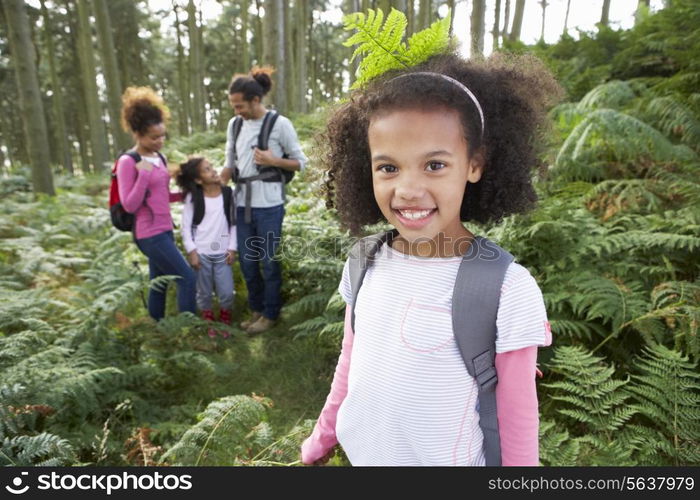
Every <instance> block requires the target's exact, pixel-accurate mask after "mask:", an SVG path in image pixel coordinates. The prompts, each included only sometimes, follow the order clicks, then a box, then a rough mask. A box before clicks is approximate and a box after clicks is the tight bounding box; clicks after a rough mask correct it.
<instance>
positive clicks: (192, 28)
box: [187, 0, 206, 132]
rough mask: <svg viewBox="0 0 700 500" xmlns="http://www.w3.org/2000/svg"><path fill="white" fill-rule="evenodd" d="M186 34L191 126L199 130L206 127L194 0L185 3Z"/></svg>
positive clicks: (200, 53)
mask: <svg viewBox="0 0 700 500" xmlns="http://www.w3.org/2000/svg"><path fill="white" fill-rule="evenodd" d="M187 34H188V36H189V42H190V54H189V61H188V62H189V74H190V90H191V93H192V103H191V104H192V108H191V116H192V128H193V129H194V131H197V132H200V131H203V130H205V129H206V118H205V116H206V115H205V109H204V92H203V91H202V80H203V79H204V78H203V77H202V74H201V67H202V64H201V59H200V58H201V55H202V52H201V47H200V37H199V32H198V27H197V8H196V7H195V5H194V0H189V2H188V4H187Z"/></svg>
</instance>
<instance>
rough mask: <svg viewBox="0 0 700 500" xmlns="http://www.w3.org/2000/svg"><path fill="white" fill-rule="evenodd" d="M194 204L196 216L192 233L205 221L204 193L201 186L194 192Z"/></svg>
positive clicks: (193, 217)
mask: <svg viewBox="0 0 700 500" xmlns="http://www.w3.org/2000/svg"><path fill="white" fill-rule="evenodd" d="M192 203H194V215H193V216H192V231H193V232H194V228H195V227H197V226H198V225H199V224H200V223H201V222H202V219H204V191H202V188H201V187H199V186H197V187H196V188H195V189H194V191H192Z"/></svg>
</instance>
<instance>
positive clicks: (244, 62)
mask: <svg viewBox="0 0 700 500" xmlns="http://www.w3.org/2000/svg"><path fill="white" fill-rule="evenodd" d="M249 8H250V0H241V32H242V33H241V64H240V68H241V72H243V71H248V70H249V69H250V47H249V46H248V29H249V27H248V25H249V24H250V23H249V17H250V16H249V15H248V9H249Z"/></svg>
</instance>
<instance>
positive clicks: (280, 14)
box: [271, 0, 287, 113]
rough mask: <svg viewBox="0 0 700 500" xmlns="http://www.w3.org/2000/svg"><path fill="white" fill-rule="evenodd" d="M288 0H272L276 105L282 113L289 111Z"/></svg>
mask: <svg viewBox="0 0 700 500" xmlns="http://www.w3.org/2000/svg"><path fill="white" fill-rule="evenodd" d="M285 1H286V0H272V2H271V3H273V4H274V6H275V7H274V10H275V11H276V12H275V18H274V20H275V29H274V31H273V44H274V45H273V57H274V64H275V67H276V68H277V72H276V74H275V75H276V78H275V86H276V87H277V92H275V106H276V107H277V109H279V110H280V112H281V113H286V112H287V74H286V73H287V72H286V71H285V64H284V40H285V34H284V28H285V26H284V2H285Z"/></svg>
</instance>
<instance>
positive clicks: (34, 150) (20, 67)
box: [2, 0, 56, 195]
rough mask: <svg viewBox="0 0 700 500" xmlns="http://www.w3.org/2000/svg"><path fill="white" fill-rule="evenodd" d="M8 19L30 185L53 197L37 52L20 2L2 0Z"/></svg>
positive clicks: (23, 6)
mask: <svg viewBox="0 0 700 500" xmlns="http://www.w3.org/2000/svg"><path fill="white" fill-rule="evenodd" d="M2 5H3V7H4V12H5V19H6V20H7V27H8V38H9V41H10V51H11V52H12V62H13V65H14V67H15V78H16V80H17V89H18V90H19V105H20V114H21V116H22V123H23V125H24V133H25V136H26V139H27V149H28V151H27V152H28V154H29V159H30V163H31V170H32V185H33V186H34V191H36V192H37V193H46V194H49V195H55V194H56V192H55V190H54V187H53V175H52V173H51V168H50V156H51V155H50V152H49V137H48V134H47V131H46V119H45V117H44V105H43V103H42V102H41V92H40V90H39V80H38V78H37V72H36V62H35V61H36V52H35V49H34V45H33V44H32V40H31V35H30V28H29V17H28V16H27V11H26V7H25V5H24V1H23V0H2Z"/></svg>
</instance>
